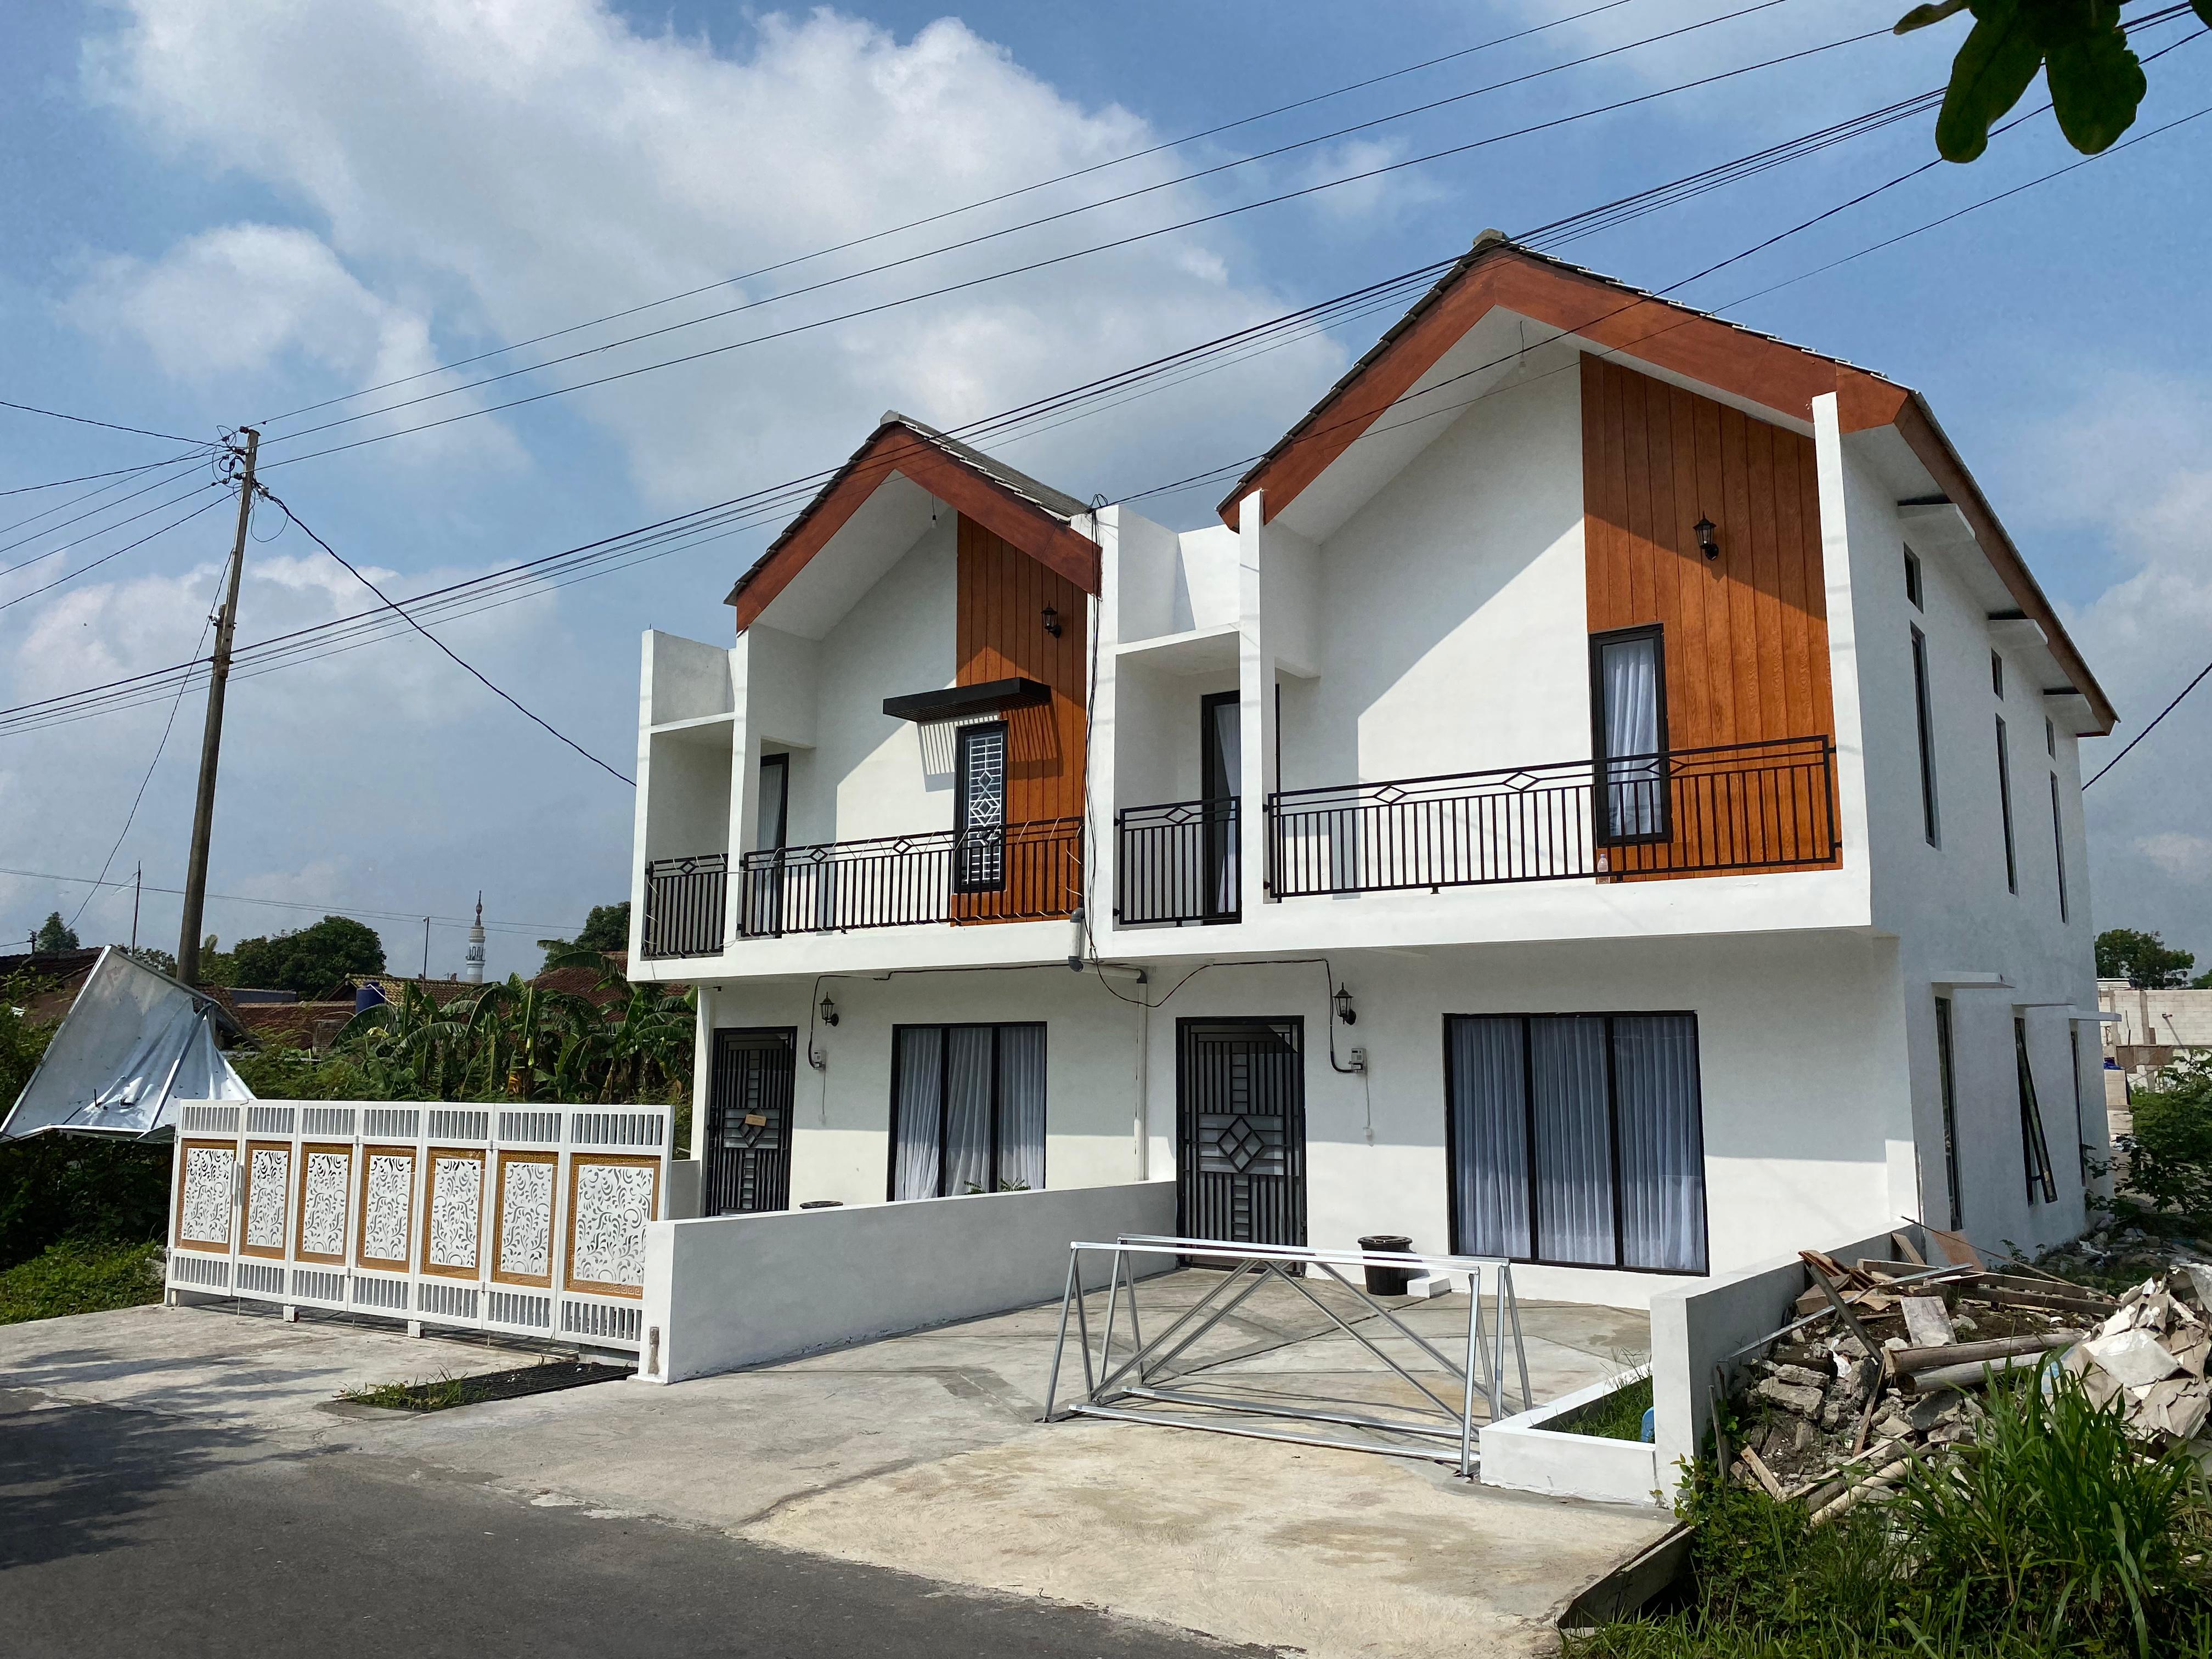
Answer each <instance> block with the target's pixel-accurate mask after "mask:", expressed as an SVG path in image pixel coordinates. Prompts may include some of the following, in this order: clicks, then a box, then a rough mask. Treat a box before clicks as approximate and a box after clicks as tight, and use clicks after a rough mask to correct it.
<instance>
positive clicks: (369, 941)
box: [230, 916, 384, 1002]
mask: <svg viewBox="0 0 2212 1659" xmlns="http://www.w3.org/2000/svg"><path fill="white" fill-rule="evenodd" d="M230 956H231V973H232V978H231V981H230V982H231V983H232V984H234V985H252V986H267V987H271V988H273V989H276V990H282V991H291V992H294V993H295V994H297V995H298V996H299V998H300V1000H301V1001H302V1002H309V1001H313V1000H316V999H318V998H321V997H326V996H328V995H330V994H331V992H332V991H333V990H335V989H337V987H339V986H341V985H343V984H344V983H345V982H346V981H348V980H350V979H357V978H360V977H361V976H362V975H368V974H380V973H382V972H383V971H384V941H383V939H380V938H379V937H378V936H377V932H376V930H375V929H374V927H366V926H364V925H363V924H362V923H361V922H358V921H355V920H354V919H353V918H352V917H350V916H325V917H324V918H323V919H322V920H321V921H319V922H317V923H315V924H314V925H313V927H302V928H301V929H300V930H299V931H298V932H297V933H278V934H276V935H275V936H274V937H273V938H267V939H240V940H239V942H238V943H237V944H236V945H234V946H232V947H231V952H230Z"/></svg>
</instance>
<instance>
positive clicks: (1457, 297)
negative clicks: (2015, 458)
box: [1218, 233, 1910, 530]
mask: <svg viewBox="0 0 2212 1659" xmlns="http://www.w3.org/2000/svg"><path fill="white" fill-rule="evenodd" d="M1487 234H1491V233H1486V235H1487ZM1499 307H1504V309H1505V310H1507V311H1509V312H1511V313H1514V314H1515V315H1516V316H1521V317H1526V318H1528V319H1532V320H1533V321H1535V322H1539V323H1542V324H1544V325H1547V326H1548V327H1552V328H1555V329H1558V330H1559V331H1561V332H1563V333H1565V334H1574V335H1579V336H1581V337H1583V338H1584V339H1586V340H1589V341H1593V342H1595V343H1597V344H1599V345H1601V346H1603V347H1605V348H1607V349H1609V350H1612V351H1615V352H1619V353H1621V354H1623V355H1626V356H1631V357H1636V358H1640V359H1642V360H1643V361H1644V362H1650V363H1652V364H1655V365H1656V366H1657V367H1658V368H1663V369H1666V370H1668V371H1669V372H1670V373H1673V374H1681V375H1684V376H1686V377H1687V378H1688V379H1691V380H1697V381H1699V383H1701V384H1703V385H1705V386H1716V387H1718V388H1719V389H1721V390H1722V391H1724V392H1729V394H1730V395H1732V396H1735V397H1740V398H1744V399H1746V400H1747V401H1748V402H1751V403H1755V404H1759V405H1760V406H1762V407H1764V408H1767V409H1771V410H1776V411H1778V412H1779V413H1782V414H1786V415H1794V416H1798V417H1799V418H1801V419H1806V420H1809V419H1810V418H1811V417H1812V404H1813V399H1814V398H1818V397H1820V396H1821V395H1823V394H1824V393H1826V392H1834V393H1836V394H1837V402H1838V408H1839V413H1840V416H1841V419H1842V424H1843V429H1844V431H1846V432H1856V431H1859V430H1862V429H1863V428H1869V427H1876V426H1887V425H1888V424H1889V423H1890V422H1892V421H1893V420H1894V419H1895V418H1896V417H1897V416H1898V413H1899V410H1900V409H1901V408H1902V407H1903V406H1904V405H1905V401H1906V399H1907V398H1908V397H1909V396H1910V394H1909V393H1908V392H1906V391H1905V388H1904V387H1902V386H1897V385H1895V384H1893V383H1892V382H1891V381H1888V380H1884V379H1882V378H1881V376H1880V375H1878V374H1869V373H1868V372H1867V371H1866V370H1864V369H1862V368H1852V367H1851V366H1850V364H1848V363H1842V362H1837V361H1836V360H1835V359H1834V358H1832V357H1825V356H1821V355H1820V354H1819V353H1818V352H1814V351H1808V350H1806V349H1804V348H1802V347H1801V346H1793V345H1790V344H1787V343H1784V342H1783V341H1780V340H1776V339H1771V338H1769V337H1766V336H1765V335H1760V334H1754V333H1753V332H1751V331H1749V330H1747V329H1742V328H1739V327H1737V326H1736V325H1735V324H1733V323H1726V322H1723V321H1721V320H1720V319H1718V318H1717V317H1709V316H1707V315H1705V313H1701V312H1698V311H1692V310H1691V309H1690V308H1689V307H1686V306H1679V305H1676V304H1674V303H1673V302H1672V301H1667V300H1662V299H1661V298H1659V297H1658V296H1657V295H1649V294H1641V293H1638V292H1637V291H1636V290H1635V289H1628V288H1624V287H1623V286H1622V285H1620V283H1614V282H1612V281H1609V280H1607V278H1605V277H1602V276H1593V275H1591V274H1590V273H1589V272H1588V271H1584V270H1577V269H1575V268H1574V267H1572V266H1570V265H1565V264H1559V262H1558V261H1556V260H1553V259H1548V258H1544V257H1542V256H1541V255H1538V254H1533V253H1530V252H1528V251H1527V250H1526V249H1523V248H1519V247H1515V246H1512V245H1511V244H1510V243H1508V242H1506V241H1504V240H1502V239H1500V240H1497V241H1494V242H1491V243H1488V244H1487V245H1485V244H1481V243H1478V244H1477V246H1476V249H1475V251H1474V252H1472V253H1471V254H1469V256H1468V258H1466V259H1464V260H1462V262H1461V264H1460V265H1459V266H1458V267H1457V268H1456V269H1455V270H1453V271H1451V272H1449V273H1448V274H1447V275H1446V276H1444V277H1443V280H1441V281H1440V282H1439V283H1437V286H1436V287H1435V288H1434V289H1431V290H1430V292H1429V293H1428V294H1427V295H1425V296H1424V297H1423V299H1422V300H1421V301H1420V302H1419V304H1418V305H1416V306H1415V307H1413V310H1412V311H1410V312H1408V313H1407V314H1406V316H1405V318H1404V319H1401V322H1400V323H1399V325H1398V326H1397V327H1396V328H1395V329H1393V330H1392V331H1390V333H1389V334H1387V335H1385V336H1384V337H1383V340H1382V341H1381V342H1379V343H1377V344H1376V347H1375V349H1372V350H1371V351H1370V352H1369V353H1368V355H1367V356H1365V357H1364V358H1362V359H1361V360H1360V362H1358V364H1357V365H1355V366H1354V368H1352V372H1351V373H1349V374H1346V376H1345V377H1344V379H1343V380H1340V381H1339V382H1338V383H1337V384H1336V385H1335V386H1334V387H1332V388H1331V389H1330V391H1329V392H1328V395H1327V396H1326V397H1324V398H1322V401H1321V402H1320V403H1319V404H1316V406H1315V407H1314V408H1313V410H1310V412H1309V413H1308V414H1307V416H1306V417H1305V419H1304V420H1303V421H1301V422H1299V423H1298V424H1297V426H1296V427H1295V428H1292V429H1291V431H1290V432H1289V433H1288V434H1287V435H1285V437H1284V438H1283V439H1282V440H1281V441H1279V443H1277V444H1276V445H1275V447H1273V449H1271V450H1269V451H1268V452H1267V455H1266V456H1265V457H1264V458H1263V459H1261V461H1260V462H1259V464H1258V465H1255V467H1254V468H1253V469H1252V470H1251V471H1249V472H1248V473H1246V474H1245V475H1244V477H1243V478H1241V479H1239V480H1238V481H1237V487H1236V489H1233V490H1232V491H1231V493H1230V494H1229V495H1228V496H1227V497H1226V498H1225V499H1224V500H1223V501H1222V502H1221V505H1220V507H1219V508H1218V512H1219V513H1220V516H1221V520H1222V522H1223V523H1224V524H1225V525H1227V526H1229V527H1230V528H1231V530H1234V529H1236V528H1237V517H1238V513H1239V511H1240V506H1239V504H1240V503H1241V502H1242V501H1243V499H1244V497H1245V496H1246V495H1249V494H1250V493H1251V492H1252V491H1253V490H1255V489H1257V490H1261V491H1262V492H1263V493H1264V497H1265V502H1264V507H1263V509H1262V511H1263V513H1264V514H1265V516H1266V517H1267V519H1268V520H1273V519H1274V518H1275V516H1276V515H1277V514H1278V513H1281V512H1282V511H1283V509H1284V508H1285V507H1289V506H1290V504H1291V502H1292V501H1296V500H1297V498H1298V495H1299V494H1300V493H1301V492H1302V491H1304V489H1305V488H1306V486H1307V485H1309V484H1310V483H1313V481H1314V480H1315V479H1316V478H1317V477H1320V476H1321V475H1322V473H1323V472H1324V471H1327V470H1328V467H1329V466H1330V465H1331V464H1332V463H1334V461H1335V460H1336V459H1337V458H1338V457H1339V456H1340V455H1342V454H1343V453H1344V452H1345V451H1346V450H1347V449H1349V448H1350V447H1352V445H1353V444H1355V443H1357V442H1358V441H1359V439H1360V438H1361V436H1362V435H1364V434H1365V433H1366V432H1367V431H1368V429H1369V428H1370V427H1372V426H1374V424H1375V423H1376V421H1378V420H1380V419H1381V418H1382V417H1383V415H1385V414H1386V413H1388V412H1389V410H1392V409H1393V408H1395V407H1396V406H1397V404H1398V402H1399V400H1400V399H1401V398H1404V397H1406V396H1407V393H1408V392H1412V390H1413V387H1414V386H1415V385H1417V384H1418V383H1419V380H1420V378H1421V376H1422V375H1424V374H1427V373H1428V371H1429V370H1430V369H1431V368H1434V367H1435V366H1436V364H1437V362H1438V361H1439V360H1440V359H1441V358H1442V357H1443V355H1444V354H1445V353H1446V352H1448V351H1449V350H1450V349H1452V347H1454V346H1455V345H1456V344H1458V343H1459V342H1460V340H1461V339H1462V337H1464V336H1465V335H1466V334H1467V332H1468V330H1470V329H1472V328H1473V327H1474V325H1476V324H1477V323H1479V322H1480V321H1481V320H1482V319H1484V318H1485V317H1486V316H1487V315H1489V313H1491V312H1492V311H1493V310H1496V309H1498V308H1499ZM1414 407H1415V408H1416V409H1419V408H1421V407H1423V406H1422V405H1419V404H1416V405H1414ZM1693 521H1694V520H1693Z"/></svg>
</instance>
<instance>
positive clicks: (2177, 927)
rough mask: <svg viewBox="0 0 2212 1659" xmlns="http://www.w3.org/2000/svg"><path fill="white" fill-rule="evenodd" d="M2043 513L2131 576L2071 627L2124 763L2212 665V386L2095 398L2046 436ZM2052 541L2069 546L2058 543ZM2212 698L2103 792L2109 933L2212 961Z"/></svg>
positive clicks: (2084, 400)
mask: <svg viewBox="0 0 2212 1659" xmlns="http://www.w3.org/2000/svg"><path fill="white" fill-rule="evenodd" d="M2028 453H2029V457H2030V459H2031V462H2032V465H2030V466H2028V467H2027V468H2023V469H2021V471H2023V472H2024V473H2025V474H2026V475H2027V476H2029V477H2033V479H2034V480H2035V481H2036V489H2037V490H2038V492H2039V493H2038V495H2037V497H2036V499H2035V502H2034V505H2035V507H2037V508H2038V509H2039V513H2040V514H2041V515H2043V516H2044V517H2045V518H2046V519H2047V520H2049V521H2050V522H2051V523H2052V524H2054V525H2055V526H2058V527H2059V528H2060V529H2061V531H2062V532H2064V538H2070V539H2072V540H2073V541H2074V543H2075V545H2076V546H2086V547H2088V548H2098V547H2101V549H2102V550H2104V551H2105V552H2106V555H2107V556H2109V557H2110V559H2111V560H2112V563H2113V567H2114V569H2115V571H2116V575H2115V578H2114V580H2112V582H2111V584H2110V585H2109V586H2107V587H2106V590H2105V591H2104V592H2102V593H2101V594H2100V595H2099V596H2098V597H2097V598H2096V599H2093V601H2091V602H2090V603H2088V604H2087V605H2081V606H2078V607H2069V608H2068V611H2067V626H2068V628H2069V630H2071V631H2072V633H2073V634H2074V636H2075V640H2076V641H2077V642H2078V643H2079V644H2080V646H2081V649H2082V653H2083V654H2084V655H2085V656H2086V657H2087V659H2088V660H2089V664H2090V666H2091V668H2092V669H2093V671H2095V672H2096V674H2097V676H2098V678H2099V679H2100V682H2101V683H2102V684H2104V686H2105V688H2106V690H2107V691H2109V692H2110V693H2111V694H2112V699H2113V701H2114V702H2115V703H2116V704H2118V708H2119V710H2120V715H2121V725H2120V726H2119V727H2118V731H2117V732H2116V733H2115V736H2114V738H2112V740H2109V741H2106V742H2101V743H2092V744H2087V745H2086V746H2085V748H2084V750H2083V763H2084V768H2085V772H2086V771H2093V770H2094V769H2096V768H2097V767H2100V766H2101V765H2103V764H2104V763H2105V762H2106V759H2107V758H2108V757H2111V756H2112V755H2114V754H2117V753H2118V749H2119V745H2120V744H2124V743H2125V742H2127V741H2128V740H2129V739H2130V738H2133V737H2134V736H2135V735H2136V733H2137V732H2141V731H2142V729H2143V727H2144V726H2146V725H2147V724H2148V722H2149V720H2151V719H2152V717H2153V716H2154V715H2155V714H2157V713H2158V712H2159V710H2160V709H2161V708H2164V707H2165V706H2166V702H2168V701H2169V700H2170V699H2171V698H2172V696H2173V694H2174V693H2175V692H2177V691H2179V690H2180V689H2181V688H2182V687H2183V686H2184V685H2185V684H2187V683H2188V681H2189V680H2190V678H2191V677H2192V676H2194V675H2195V674H2196V673H2197V671H2198V670H2200V669H2202V668H2203V666H2204V663H2205V659H2206V657H2207V655H2208V654H2212V644H2208V643H2207V642H2208V641H2212V460H2208V459H2206V458H2207V457H2208V456H2212V389H2208V388H2207V387H2205V386H2202V385H2199V384H2196V383H2193V382H2189V381H2185V380H2178V379H2174V378H2171V377H2164V376H2159V375H2152V374H2133V375H2117V376H2106V377H2105V378H2103V379H2101V380H2099V381H2097V382H2095V383H2093V384H2090V385H2085V386H2082V387H2081V388H2079V390H2078V392H2077V401H2075V402H2074V403H2073V404H2070V405H2063V404H2062V406H2061V409H2060V412H2059V413H2058V414H2057V416H2054V417H2053V418H2052V419H2051V421H2050V422H2048V423H2047V424H2046V425H2045V426H2044V427H2043V428H2041V429H2040V430H2039V433H2038V434H2037V435H2035V436H2034V437H2033V439H2032V440H2031V441H2030V445H2029V452H2028ZM2045 539H2046V540H2048V541H2058V540H2061V539H2062V538H2053V537H2046V538H2045ZM2208 751H2212V687H2204V686H2200V687H2199V688H2198V689H2197V691H2196V692H2195V693H2193V694H2192V695H2191V697H2190V698H2189V699H2188V700H2187V701H2185V702H2183V703H2182V704H2181V705H2180V707H2179V708H2176V709H2175V710H2174V712H2173V713H2172V714H2170V715H2168V716H2167V717H2166V721H2165V723H2164V724H2163V725H2161V726H2160V727H2159V729H2158V730H2157V731H2156V732H2154V733H2152V734H2151V735H2150V736H2149V737H2148V738H2146V739H2145V740H2144V741H2143V743H2142V744H2141V746H2139V747H2138V748H2137V749H2136V750H2135V752H2134V753H2133V754H2131V755H2130V756H2129V757H2127V758H2126V759H2125V760H2124V761H2123V762H2121V763H2120V764H2119V765H2118V766H2117V767H2116V768H2114V769H2113V770H2112V774H2111V775H2109V776H2107V777H2106V778H2105V779H2104V780H2103V781H2101V782H2100V783H2099V784H2098V785H2097V786H2096V787H2095V788H2094V789H2093V790H2091V791H2090V793H2089V794H2088V796H2087V806H2088V813H2089V829H2090V858H2091V870H2092V875H2093V880H2094V882H2095V888H2096V891H2095V906H2096V909H2095V915H2096V921H2097V925H2098V926H2099V927H2142V928H2148V929H2151V930H2154V931H2157V932H2161V933H2164V934H2165V935H2166V938H2167V939H2170V940H2173V941H2175V942H2177V943H2180V944H2183V945H2185V947H2186V948H2189V949H2192V950H2196V951H2198V953H2199V954H2200V955H2205V956H2208V957H2212V881H2208V879H2207V878H2208V877H2212V840H2207V839H2206V837H2205V836H2203V834H2202V833H2201V831H2202V829H2203V826H2204V825H2205V824H2206V823H2212V766H2208V765H2206V764H2205V758H2204V757H2205V756H2206V755H2207V753H2208Z"/></svg>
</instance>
